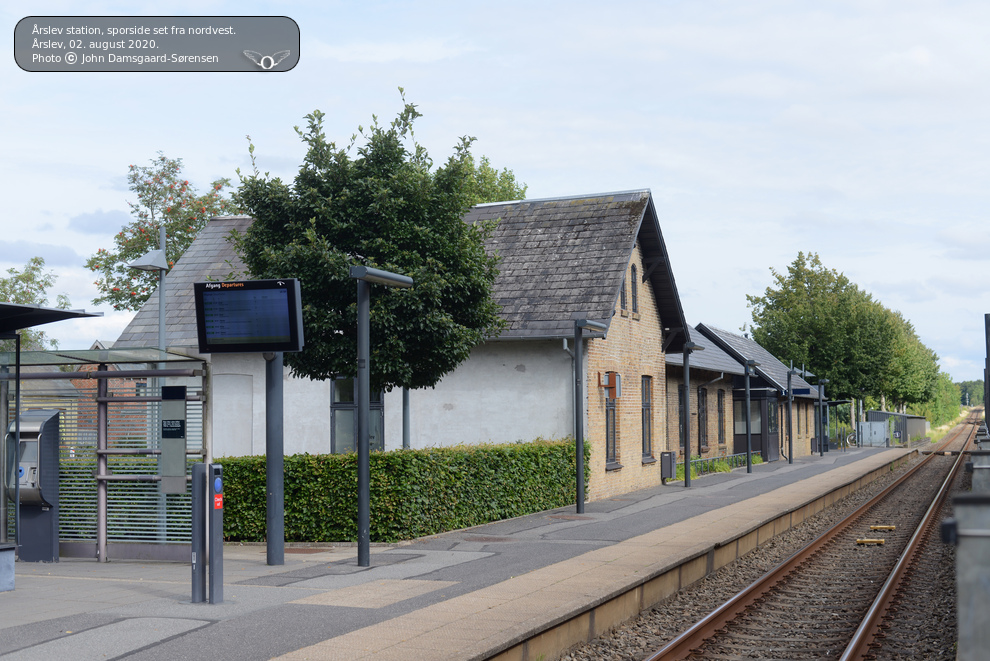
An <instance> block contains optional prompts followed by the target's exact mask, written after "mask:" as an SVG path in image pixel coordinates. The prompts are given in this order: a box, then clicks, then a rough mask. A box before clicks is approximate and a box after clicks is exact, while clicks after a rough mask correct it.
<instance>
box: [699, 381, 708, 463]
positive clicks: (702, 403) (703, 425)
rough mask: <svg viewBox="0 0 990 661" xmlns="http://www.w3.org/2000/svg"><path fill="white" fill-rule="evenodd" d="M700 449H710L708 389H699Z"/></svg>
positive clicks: (701, 450) (702, 450) (701, 451)
mask: <svg viewBox="0 0 990 661" xmlns="http://www.w3.org/2000/svg"><path fill="white" fill-rule="evenodd" d="M698 449H699V450H700V452H699V454H700V453H703V452H704V451H705V450H707V449H708V389H707V388H698Z"/></svg>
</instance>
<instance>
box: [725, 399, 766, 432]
mask: <svg viewBox="0 0 990 661" xmlns="http://www.w3.org/2000/svg"><path fill="white" fill-rule="evenodd" d="M732 404H733V406H732V410H733V420H734V422H735V432H734V433H736V434H745V433H746V413H745V410H746V402H745V401H744V400H741V399H737V400H735V401H734V402H733V403H732ZM749 406H750V409H749V411H750V413H749V416H750V417H749V430H750V433H751V434H760V433H761V430H762V429H763V423H762V419H761V416H760V400H758V399H751V400H749Z"/></svg>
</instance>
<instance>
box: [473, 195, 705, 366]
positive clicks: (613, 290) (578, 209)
mask: <svg viewBox="0 0 990 661" xmlns="http://www.w3.org/2000/svg"><path fill="white" fill-rule="evenodd" d="M494 218H498V219H499V222H498V226H497V227H496V229H495V232H494V234H493V236H492V237H491V238H490V239H489V240H488V242H487V244H486V247H487V248H488V249H489V250H490V251H494V252H495V253H497V254H498V255H499V257H500V258H501V261H500V263H499V272H500V273H499V277H498V278H497V279H496V281H495V292H494V298H495V300H496V301H497V302H498V304H499V305H501V306H502V316H503V317H504V318H505V319H506V321H507V322H508V324H509V326H508V328H507V329H506V330H505V331H504V332H503V333H502V335H501V336H500V337H499V338H498V339H500V340H514V339H537V338H561V337H573V335H574V321H575V320H576V319H585V318H586V319H591V320H594V321H601V322H603V323H605V324H606V325H608V324H609V323H611V320H612V313H613V311H614V309H615V304H616V301H617V299H618V297H619V288H620V287H621V285H622V278H623V276H624V275H625V272H626V268H627V267H628V265H629V261H630V259H631V258H632V253H633V248H634V247H635V245H636V241H637V239H638V240H639V241H640V247H641V249H642V251H643V258H644V268H645V269H646V275H647V277H649V278H650V282H651V285H652V287H653V292H654V295H655V297H656V304H657V310H658V312H659V313H660V319H661V322H662V323H663V325H664V326H665V327H668V328H672V329H674V328H676V329H684V328H685V327H686V324H685V323H684V312H683V311H682V309H681V302H680V298H679V297H678V295H677V286H676V284H675V283H674V276H673V274H672V272H671V270H670V262H669V260H668V259H667V249H666V246H665V245H664V242H663V235H662V234H661V232H660V224H659V221H658V220H657V214H656V209H655V207H654V204H653V198H652V196H651V194H650V191H649V190H636V191H624V192H618V193H603V194H598V195H587V196H575V197H563V198H552V199H542V200H521V201H517V202H499V203H495V204H482V205H478V206H476V207H474V208H473V209H471V210H470V211H468V213H467V214H466V215H465V217H464V220H465V222H469V223H473V222H477V221H480V220H487V219H494ZM685 336H686V333H683V332H682V333H679V334H677V335H675V336H674V338H673V340H672V342H671V343H670V346H669V347H668V349H669V350H674V351H677V350H680V348H681V347H683V345H684V340H685Z"/></svg>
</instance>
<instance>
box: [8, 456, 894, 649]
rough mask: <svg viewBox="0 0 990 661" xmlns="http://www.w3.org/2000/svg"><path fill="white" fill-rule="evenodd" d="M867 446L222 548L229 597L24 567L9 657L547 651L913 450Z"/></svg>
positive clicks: (160, 576)
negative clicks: (449, 528)
mask: <svg viewBox="0 0 990 661" xmlns="http://www.w3.org/2000/svg"><path fill="white" fill-rule="evenodd" d="M912 453H913V451H911V450H904V449H883V448H859V449H852V450H849V451H847V452H838V451H835V450H833V451H831V452H828V453H826V454H825V456H824V457H819V456H817V455H815V456H811V457H802V458H799V459H795V462H794V463H793V464H788V463H787V462H786V460H783V461H778V462H773V463H770V464H759V465H755V466H754V467H753V472H752V473H747V472H746V469H745V468H742V469H736V470H735V471H733V472H731V473H722V474H717V475H710V476H704V477H701V478H695V479H694V480H692V485H691V487H690V488H685V487H684V486H683V483H670V484H668V485H666V486H662V487H656V488H653V489H648V490H643V491H637V492H634V493H630V494H626V495H624V496H621V497H616V498H612V499H608V500H603V501H594V502H590V503H587V504H586V506H585V513H584V514H581V515H578V514H575V507H574V506H573V505H572V506H570V507H566V508H560V509H557V510H552V511H548V512H541V513H538V514H533V515H529V516H524V517H519V518H516V519H510V520H507V521H500V522H496V523H491V524H488V525H484V526H479V527H476V528H470V529H466V530H458V531H453V532H449V533H444V534H441V535H435V536H432V537H427V538H422V539H417V540H413V541H410V542H405V543H402V544H396V545H373V546H372V549H371V565H372V566H371V567H367V568H362V567H358V566H357V560H356V557H357V549H356V548H355V547H354V546H352V545H343V546H332V547H331V546H314V547H295V546H290V547H287V548H286V554H285V564H284V565H281V566H272V567H270V566H267V565H266V564H265V561H266V556H265V552H266V551H265V546H264V545H239V544H228V545H226V546H225V548H224V602H223V603H222V604H214V605H210V604H208V603H204V604H193V603H190V595H191V569H190V566H189V565H188V564H186V563H161V562H140V561H116V562H114V561H111V562H108V563H105V564H99V563H97V562H96V561H95V560H82V559H64V560H62V561H61V562H59V563H51V564H43V563H24V562H18V563H16V567H15V573H16V578H15V589H14V590H13V591H9V592H3V593H0V656H2V657H3V658H4V659H39V660H44V661H49V660H50V659H61V658H71V659H74V660H77V661H78V660H84V659H113V658H117V657H121V656H125V655H126V656H127V658H128V659H135V660H144V659H149V660H151V659H156V660H157V659H161V660H165V659H167V660H169V661H173V660H174V659H194V658H195V659H198V658H208V659H210V660H211V661H223V660H226V659H230V660H231V661H234V660H236V661H245V660H249V659H271V658H281V659H290V660H293V661H296V660H303V659H311V660H321V659H347V660H348V661H352V660H356V659H376V660H382V661H390V660H393V659H394V660H399V659H402V660H403V661H406V660H409V659H417V660H418V659H424V660H425V659H452V660H454V659H457V660H461V659H491V658H494V659H500V660H504V661H509V660H516V661H534V660H535V659H540V658H543V659H552V658H555V657H556V656H557V655H558V654H559V653H560V652H561V651H563V650H565V649H567V648H568V647H570V646H572V645H574V644H576V643H578V642H581V641H584V640H589V639H591V638H593V637H595V636H597V635H598V634H600V633H602V632H604V631H606V630H608V629H609V628H611V627H613V626H615V625H617V624H619V623H621V622H623V621H625V620H626V619H628V618H630V617H633V616H635V615H636V614H637V613H638V612H640V611H641V610H642V609H645V608H648V607H650V606H651V605H653V604H654V603H657V602H659V601H661V600H663V599H664V598H666V597H667V596H669V595H670V594H672V593H673V592H676V591H677V590H678V589H679V588H680V587H682V586H686V585H689V584H691V583H693V582H695V581H697V580H699V579H701V578H703V577H704V576H705V575H706V574H707V573H709V572H711V571H714V570H716V569H718V568H720V567H722V566H724V565H725V564H728V563H729V562H732V561H733V560H734V559H735V558H736V557H739V556H741V555H743V554H745V553H747V552H748V551H750V550H752V549H753V548H755V546H756V545H758V544H760V543H763V542H764V541H766V540H767V539H769V538H770V537H772V536H774V535H777V534H780V533H782V532H784V531H785V530H787V529H788V528H790V527H791V526H794V525H797V524H798V523H800V522H801V521H803V520H804V519H805V518H807V517H809V516H811V515H813V514H814V513H816V512H818V511H820V510H821V509H823V508H824V507H826V506H827V505H828V504H831V503H832V502H834V501H835V500H838V499H839V498H841V497H843V496H845V495H847V494H848V493H850V492H851V491H854V490H855V489H857V488H859V487H860V486H862V485H864V484H866V483H868V482H870V481H872V480H873V479H875V478H876V477H877V476H878V475H880V474H882V473H884V472H886V471H888V470H890V467H891V466H893V465H897V464H899V463H901V462H904V461H906V460H907V459H908V457H909V455H910V454H912Z"/></svg>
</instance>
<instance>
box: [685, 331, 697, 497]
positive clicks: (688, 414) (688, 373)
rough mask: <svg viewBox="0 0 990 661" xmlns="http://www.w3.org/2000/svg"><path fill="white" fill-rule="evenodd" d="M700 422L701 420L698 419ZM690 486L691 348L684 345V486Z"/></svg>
mask: <svg viewBox="0 0 990 661" xmlns="http://www.w3.org/2000/svg"><path fill="white" fill-rule="evenodd" d="M698 424H699V425H700V424H701V421H700V420H699V421H698ZM690 486H691V350H690V349H688V348H687V347H684V488H685V489H686V488H688V487H690Z"/></svg>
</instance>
